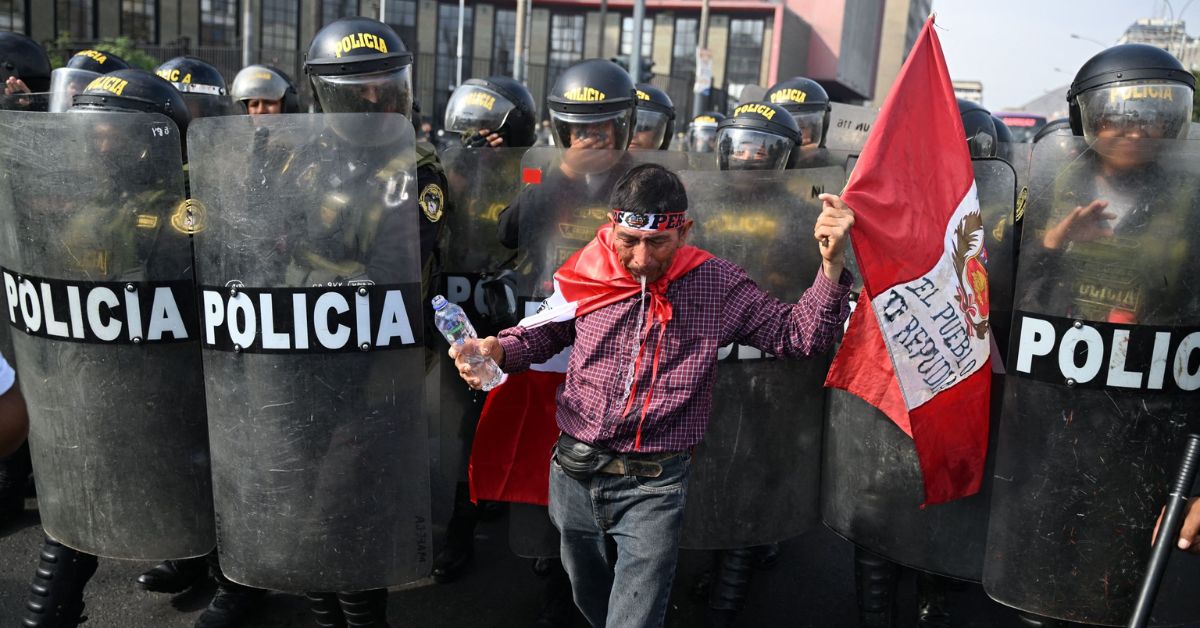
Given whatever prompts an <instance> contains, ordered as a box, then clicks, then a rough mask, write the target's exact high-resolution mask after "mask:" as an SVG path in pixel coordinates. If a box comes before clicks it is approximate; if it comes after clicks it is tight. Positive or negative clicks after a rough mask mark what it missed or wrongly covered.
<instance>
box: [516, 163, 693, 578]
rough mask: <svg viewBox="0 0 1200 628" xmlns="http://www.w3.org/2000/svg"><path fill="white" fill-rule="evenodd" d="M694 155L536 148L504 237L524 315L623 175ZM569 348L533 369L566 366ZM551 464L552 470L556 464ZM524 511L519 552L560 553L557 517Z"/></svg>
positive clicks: (677, 167) (589, 230)
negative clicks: (512, 248)
mask: <svg viewBox="0 0 1200 628" xmlns="http://www.w3.org/2000/svg"><path fill="white" fill-rule="evenodd" d="M579 153H584V154H582V155H580V154H579ZM687 155H688V154H687V153H676V152H670V151H650V150H642V151H629V152H625V151H610V150H585V151H575V153H569V154H567V155H566V156H565V157H564V151H561V150H559V149H558V148H556V147H552V146H551V147H535V148H532V149H530V150H529V152H527V153H525V157H524V158H523V160H522V163H521V173H522V174H521V176H522V181H523V182H524V187H522V189H521V192H520V193H519V194H518V196H517V199H516V201H514V202H513V203H512V204H511V205H510V206H509V208H508V209H507V210H505V212H504V213H503V214H502V215H501V217H500V236H501V241H502V242H504V243H507V244H509V245H511V244H513V243H516V244H517V245H518V246H517V258H516V262H515V264H516V266H515V268H516V271H515V272H516V275H515V278H516V283H517V297H518V300H519V302H520V303H521V310H520V311H521V315H522V316H525V315H527V314H531V313H533V312H534V311H536V309H537V305H538V304H539V303H540V302H541V301H542V300H543V299H545V298H546V297H548V296H550V294H551V293H552V292H553V278H554V272H555V271H557V270H558V268H559V266H561V265H562V263H563V262H565V261H566V260H567V258H569V257H570V256H571V255H572V254H574V253H575V251H578V250H579V249H580V248H582V247H583V246H584V245H585V244H587V243H588V242H590V241H591V239H592V238H593V237H594V236H595V235H596V229H597V228H599V227H600V225H602V224H604V223H605V222H607V221H608V220H609V214H610V208H609V204H608V198H609V195H610V194H611V192H612V189H613V186H614V185H615V184H616V183H617V181H618V180H619V179H620V178H621V175H623V174H625V172H627V171H628V170H629V169H630V168H633V167H634V166H636V165H638V164H643V163H657V164H661V165H664V166H666V167H667V168H670V169H671V170H673V171H675V172H681V171H683V170H684V169H685V168H686V167H687V163H688V161H687ZM566 353H567V352H566V351H564V352H563V353H562V354H560V356H558V357H556V358H553V359H552V360H551V361H550V362H549V363H547V364H542V365H535V366H533V367H532V368H533V369H535V370H543V371H560V372H561V371H565V370H566V360H565V355H566ZM546 469H547V474H548V473H549V465H548V464H547V466H546ZM524 510H525V511H526V512H524V513H522V515H527V516H523V517H522V520H523V521H527V522H529V525H522V526H510V527H509V535H510V539H509V540H510V543H511V545H512V547H513V548H514V551H516V552H518V553H519V554H520V555H523V556H534V557H538V556H557V555H558V533H557V531H555V530H554V528H553V527H552V526H551V525H550V519H549V517H548V516H546V517H543V516H541V513H539V512H535V511H532V508H530V509H524ZM541 512H545V511H544V509H541ZM543 526H545V527H543ZM547 527H548V529H547Z"/></svg>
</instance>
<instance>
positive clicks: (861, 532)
mask: <svg viewBox="0 0 1200 628" xmlns="http://www.w3.org/2000/svg"><path fill="white" fill-rule="evenodd" d="M972 165H973V166H974V170H975V184H976V189H977V190H978V194H979V206H980V214H981V215H982V217H983V221H984V231H985V238H986V240H985V245H986V250H987V258H988V267H987V269H988V278H989V292H988V294H989V297H988V299H989V302H988V303H987V304H985V305H984V307H987V308H989V309H990V320H991V321H992V322H993V333H996V334H997V336H999V335H1000V331H999V328H1000V327H1001V326H1002V325H1001V323H1002V322H1003V326H1004V327H1005V328H1007V320H1008V316H1009V314H1010V313H1011V311H1012V276H1013V273H1014V272H1015V267H1014V264H1015V258H1014V252H1015V243H1014V241H1013V237H1012V235H1011V233H1012V219H1011V217H1012V214H1013V207H1014V203H1015V198H1016V175H1015V174H1014V173H1013V169H1012V167H1011V166H1009V164H1007V163H1005V162H1004V161H1002V160H999V159H976V160H972ZM997 346H1002V344H1000V345H997ZM998 386H999V379H998V378H997V380H996V383H995V387H994V390H995V391H996V392H994V393H993V399H992V407H991V417H992V428H993V432H994V430H995V427H996V422H997V420H998V419H999V413H1000V394H999V390H998ZM829 393H830V394H829V411H828V419H827V422H826V429H825V452H824V455H825V461H824V466H823V469H822V476H821V481H822V490H821V515H822V517H823V518H824V520H825V524H826V525H828V526H829V527H830V528H831V529H833V531H834V532H837V533H838V534H839V535H841V536H843V537H845V538H847V539H849V540H851V541H853V542H854V543H856V544H858V545H860V546H862V547H864V548H866V549H867V550H870V551H871V552H874V553H876V554H879V555H881V556H883V557H885V558H887V559H889V560H892V561H894V562H897V563H900V564H903V565H907V566H909V567H913V568H915V569H920V570H922V571H926V572H930V573H936V574H941V575H945V576H951V577H954V578H959V579H963V580H972V581H975V582H978V581H979V580H980V578H981V577H982V569H983V559H984V555H983V549H984V540H985V536H986V534H987V522H988V502H989V494H990V490H991V482H990V478H991V474H990V473H987V472H985V473H984V483H983V487H982V488H981V489H980V492H979V493H977V494H975V495H972V496H970V497H966V498H963V499H959V500H956V501H953V502H950V503H947V504H939V505H935V506H929V507H927V508H921V504H922V503H923V502H924V501H925V499H924V496H925V489H924V483H923V479H922V476H921V468H920V465H919V463H918V460H917V452H916V448H915V447H914V446H913V441H912V438H911V437H909V436H908V435H907V434H905V433H904V432H903V431H901V430H900V428H899V427H897V426H896V425H895V424H894V423H893V422H892V421H891V419H889V418H887V416H886V415H884V414H883V413H882V412H880V411H879V410H877V409H875V408H874V407H872V406H871V405H870V404H868V403H866V402H865V401H863V400H862V399H859V398H858V397H856V396H854V395H852V394H850V393H847V392H845V391H841V390H830V391H829ZM989 459H990V456H989Z"/></svg>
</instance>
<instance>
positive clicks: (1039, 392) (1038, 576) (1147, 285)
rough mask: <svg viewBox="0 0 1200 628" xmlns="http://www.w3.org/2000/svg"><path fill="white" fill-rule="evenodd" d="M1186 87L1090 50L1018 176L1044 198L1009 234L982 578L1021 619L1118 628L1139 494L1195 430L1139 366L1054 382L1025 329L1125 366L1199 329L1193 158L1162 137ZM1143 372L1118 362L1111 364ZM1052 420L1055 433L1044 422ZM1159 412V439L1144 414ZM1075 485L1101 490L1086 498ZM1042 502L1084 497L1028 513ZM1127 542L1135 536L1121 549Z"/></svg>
mask: <svg viewBox="0 0 1200 628" xmlns="http://www.w3.org/2000/svg"><path fill="white" fill-rule="evenodd" d="M1194 89H1195V78H1194V76H1193V75H1192V74H1191V73H1190V72H1188V71H1187V70H1186V69H1185V68H1184V67H1183V66H1182V64H1181V63H1180V62H1179V60H1178V59H1176V58H1175V57H1174V56H1173V55H1171V54H1170V53H1168V52H1166V51H1164V50H1162V49H1160V48H1156V47H1153V46H1148V45H1143V44H1124V45H1119V46H1114V47H1111V48H1108V49H1106V50H1104V51H1101V52H1100V53H1098V54H1096V55H1095V56H1093V57H1092V58H1091V59H1090V60H1088V61H1087V62H1086V63H1085V64H1084V65H1083V67H1082V68H1081V69H1080V70H1079V72H1078V73H1077V74H1076V76H1075V80H1074V81H1073V83H1072V85H1071V88H1070V90H1069V91H1068V93H1067V99H1068V103H1069V112H1070V127H1071V130H1072V132H1073V133H1074V135H1075V138H1074V139H1073V140H1071V139H1070V138H1063V137H1062V136H1061V135H1057V134H1053V135H1050V136H1044V137H1050V138H1051V139H1052V141H1048V142H1042V143H1041V146H1039V147H1038V152H1037V154H1036V155H1035V161H1034V162H1033V164H1032V166H1031V180H1032V181H1033V182H1034V183H1035V184H1036V183H1037V182H1039V181H1040V182H1044V183H1043V187H1044V189H1041V190H1036V191H1035V193H1034V194H1031V198H1033V199H1034V200H1033V201H1032V202H1031V203H1030V205H1029V207H1028V208H1027V209H1026V210H1025V221H1026V222H1027V223H1029V222H1030V221H1032V223H1031V224H1026V225H1025V227H1024V236H1025V237H1024V240H1023V241H1022V246H1021V250H1020V267H1019V269H1018V277H1017V285H1016V290H1015V307H1014V309H1015V310H1016V314H1015V316H1014V320H1013V330H1014V331H1013V336H1014V339H1013V342H1012V347H1013V349H1012V350H1013V351H1015V352H1016V355H1015V358H1014V359H1010V361H1009V364H1010V365H1013V364H1014V363H1015V365H1016V369H1011V368H1010V369H1009V377H1008V382H1007V384H1008V385H1007V390H1006V396H1005V407H1004V421H1002V422H1001V424H1000V434H999V439H998V448H997V454H996V463H995V464H996V467H995V472H994V473H995V476H996V477H997V478H1000V477H1004V478H1005V480H1006V481H1005V482H1003V483H1000V482H998V483H996V486H995V488H994V494H993V499H992V509H991V521H990V525H989V535H988V549H987V552H988V557H989V559H988V561H987V562H986V563H985V569H984V574H983V583H984V587H985V589H986V590H987V591H988V594H989V595H991V596H992V597H993V598H995V599H997V600H1000V601H1002V602H1004V603H1005V604H1007V605H1009V606H1013V607H1016V608H1019V609H1022V610H1024V611H1026V612H1029V613H1036V614H1038V615H1047V616H1056V617H1068V616H1069V617H1071V618H1072V619H1073V620H1075V621H1083V622H1087V623H1094V624H1104V625H1113V624H1119V623H1124V622H1125V621H1126V620H1127V618H1128V617H1129V615H1130V613H1131V611H1132V605H1133V600H1134V598H1135V597H1136V596H1135V595H1133V594H1132V593H1131V592H1132V591H1136V588H1137V587H1136V585H1137V581H1138V578H1139V577H1140V575H1141V570H1142V569H1141V568H1142V566H1143V565H1144V564H1145V563H1146V560H1147V557H1148V555H1149V552H1150V546H1149V544H1147V543H1145V541H1144V539H1145V538H1148V537H1149V535H1150V529H1151V526H1152V525H1153V522H1154V517H1155V515H1156V514H1157V509H1158V508H1157V506H1156V505H1155V504H1154V503H1153V502H1154V501H1155V500H1148V501H1146V502H1144V503H1143V502H1141V501H1140V500H1141V499H1142V498H1143V497H1144V496H1145V495H1155V494H1158V495H1161V494H1163V492H1165V489H1166V487H1167V485H1168V483H1169V480H1170V478H1169V476H1168V471H1169V470H1168V469H1167V468H1166V466H1167V465H1166V464H1165V461H1167V460H1170V459H1174V458H1175V456H1177V452H1178V450H1179V449H1180V448H1181V446H1182V444H1183V436H1184V434H1186V433H1187V432H1189V431H1194V430H1195V429H1196V426H1197V414H1196V411H1195V408H1196V404H1195V400H1194V396H1189V395H1188V394H1184V393H1182V392H1181V391H1178V390H1176V391H1172V390H1170V388H1171V385H1172V384H1171V383H1170V380H1169V378H1168V379H1167V380H1166V381H1167V383H1165V384H1159V385H1158V386H1157V389H1158V390H1154V388H1155V386H1154V385H1153V384H1148V383H1143V380H1142V379H1141V377H1140V376H1141V373H1139V374H1138V375H1139V380H1138V382H1134V383H1130V384H1117V383H1116V380H1114V378H1111V377H1110V378H1107V379H1106V378H1104V377H1100V378H1090V379H1091V380H1092V381H1090V382H1089V381H1088V380H1087V379H1085V378H1084V376H1083V375H1078V374H1074V373H1072V374H1070V375H1064V374H1063V373H1065V372H1068V369H1069V366H1070V365H1068V364H1065V363H1063V364H1054V365H1048V364H1047V361H1046V360H1044V359H1043V358H1042V357H1041V356H1037V355H1033V353H1034V352H1032V351H1031V350H1030V345H1031V341H1030V336H1031V334H1029V333H1028V331H1029V330H1030V329H1033V328H1034V325H1036V324H1039V323H1040V324H1042V325H1043V326H1044V327H1045V328H1049V327H1051V326H1053V327H1054V330H1053V331H1051V332H1050V333H1049V334H1048V335H1047V337H1048V338H1053V337H1055V336H1057V337H1060V338H1062V348H1061V350H1058V351H1055V352H1054V353H1056V354H1058V355H1069V353H1068V351H1069V350H1068V348H1067V347H1068V345H1067V344H1066V343H1067V340H1066V338H1067V337H1066V333H1068V330H1070V331H1074V330H1076V329H1079V330H1082V332H1083V333H1085V334H1089V333H1095V334H1100V333H1103V334H1105V339H1104V340H1102V342H1103V344H1104V345H1105V352H1106V353H1107V352H1108V350H1109V347H1110V346H1111V347H1112V352H1113V353H1114V354H1117V353H1118V352H1119V353H1120V354H1121V355H1122V356H1124V355H1125V354H1128V356H1134V355H1136V352H1137V349H1135V348H1134V347H1135V346H1136V339H1137V338H1138V337H1139V336H1140V337H1143V338H1144V337H1145V336H1146V335H1150V336H1153V335H1154V330H1158V329H1168V328H1176V329H1177V328H1180V327H1190V326H1194V325H1195V324H1196V320H1197V315H1196V311H1197V304H1196V302H1195V290H1194V289H1193V287H1192V285H1191V282H1190V280H1189V279H1188V278H1186V275H1187V270H1188V269H1190V268H1194V267H1195V264H1196V251H1195V248H1194V243H1195V234H1196V233H1197V230H1198V228H1200V226H1198V225H1197V219H1198V217H1200V212H1198V211H1197V206H1198V199H1197V195H1196V187H1195V174H1194V173H1195V171H1196V158H1195V152H1194V150H1190V149H1188V148H1186V147H1183V146H1182V145H1183V144H1190V142H1176V141H1173V140H1182V139H1185V138H1186V137H1187V132H1188V121H1189V120H1190V118H1191V114H1192V104H1193V94H1194ZM1080 137H1081V138H1082V139H1080ZM1173 151H1178V152H1173ZM1051 321H1053V322H1051ZM1114 326H1116V329H1117V330H1118V331H1113V328H1114ZM1098 329H1103V330H1104V331H1103V332H1100V331H1097V330H1098ZM1039 333H1043V334H1045V333H1046V332H1039ZM1108 334H1114V335H1115V334H1124V335H1125V337H1126V338H1132V339H1131V340H1129V341H1128V348H1127V349H1126V348H1121V347H1122V344H1121V341H1120V340H1115V341H1113V344H1112V345H1109V341H1108V340H1107V337H1108V336H1107V335H1108ZM1166 336H1167V334H1164V338H1165V337H1166ZM1118 338H1119V336H1118ZM1051 342H1054V343H1055V344H1056V345H1057V344H1058V343H1057V342H1056V341H1054V340H1051ZM1168 342H1170V341H1168ZM1056 349H1057V347H1056ZM1144 350H1145V351H1148V348H1146V349H1144ZM1079 353H1080V352H1079V350H1078V349H1076V355H1079ZM1135 360H1136V362H1135ZM1024 361H1029V362H1030V365H1029V366H1023V362H1024ZM1056 361H1057V360H1056ZM1147 363H1148V362H1147V361H1145V359H1144V358H1143V359H1142V360H1138V359H1137V358H1132V357H1129V358H1125V357H1123V358H1122V361H1121V362H1120V368H1121V369H1122V372H1126V371H1125V369H1126V368H1132V369H1133V370H1135V371H1136V370H1138V369H1143V370H1144V369H1145V367H1143V366H1135V364H1147ZM1168 363H1169V362H1168ZM1047 366H1050V367H1051V368H1046V367H1047ZM1014 370H1015V371H1016V372H1015V373H1014ZM1076 378H1078V381H1077V379H1076ZM1060 413H1061V416H1063V417H1067V421H1066V422H1065V423H1064V422H1063V421H1045V419H1046V418H1047V417H1048V416H1060ZM1166 416H1170V417H1172V421H1173V423H1172V425H1173V426H1174V427H1172V428H1171V429H1162V424H1161V423H1158V422H1150V423H1147V422H1146V421H1144V420H1143V419H1144V418H1146V417H1166ZM1064 442H1065V443H1070V445H1069V447H1070V448H1071V449H1072V450H1077V451H1088V452H1091V453H1090V454H1089V456H1088V458H1087V459H1086V460H1081V461H1080V462H1078V463H1076V461H1074V460H1063V461H1061V462H1059V461H1057V460H1056V458H1059V457H1069V454H1068V453H1067V450H1066V449H1064V448H1061V447H1057V446H1056V445H1057V444H1059V443H1064ZM1030 460H1038V461H1045V462H1044V463H1042V464H1037V465H1028V461H1030ZM1090 486H1100V487H1103V488H1104V490H1103V491H1099V492H1096V493H1088V492H1087V488H1086V487H1090ZM1034 487H1036V489H1035V488H1034ZM1040 492H1044V494H1056V495H1076V494H1079V495H1085V496H1086V497H1085V498H1084V499H1074V498H1068V499H1064V500H1051V502H1049V503H1044V504H1043V503H1039V502H1038V501H1037V495H1036V493H1040ZM1125 536H1129V537H1130V538H1136V539H1139V540H1138V541H1137V542H1130V543H1124V542H1121V541H1120V540H1119V539H1121V538H1123V537H1125ZM1181 567H1182V566H1181ZM1196 574H1197V572H1196V571H1195V570H1194V565H1189V566H1187V567H1186V573H1180V574H1178V577H1177V578H1176V579H1175V581H1176V582H1178V583H1181V584H1184V583H1187V584H1185V586H1187V585H1188V584H1190V583H1192V582H1195V578H1196V577H1197V575H1196ZM1032 583H1037V584H1036V585H1033V586H1031V584H1032ZM1043 583H1054V584H1049V585H1047V586H1042V584H1043ZM1096 583H1102V586H1099V585H1097V584H1096ZM1167 586H1168V587H1170V586H1172V585H1167ZM1191 601H1193V598H1191V596H1189V595H1187V594H1186V593H1184V592H1183V591H1182V590H1180V591H1178V592H1175V591H1169V592H1168V591H1164V592H1163V594H1161V595H1159V596H1158V604H1156V606H1155V619H1156V621H1160V622H1162V623H1163V624H1175V623H1185V622H1192V621H1195V620H1196V619H1197V614H1198V611H1197V609H1196V607H1195V605H1194V604H1190V602H1191ZM1026 621H1027V623H1029V624H1033V625H1051V624H1050V623H1049V622H1050V620H1038V619H1027V620H1026ZM1055 625H1057V624H1055Z"/></svg>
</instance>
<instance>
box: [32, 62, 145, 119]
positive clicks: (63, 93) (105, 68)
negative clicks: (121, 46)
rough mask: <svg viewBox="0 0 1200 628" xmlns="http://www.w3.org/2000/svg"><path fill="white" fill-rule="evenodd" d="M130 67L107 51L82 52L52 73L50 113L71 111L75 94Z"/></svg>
mask: <svg viewBox="0 0 1200 628" xmlns="http://www.w3.org/2000/svg"><path fill="white" fill-rule="evenodd" d="M128 67H129V64H128V63H126V62H125V60H124V59H122V58H121V57H118V56H117V55H115V54H113V53H111V52H108V51H107V50H80V51H79V52H77V53H75V54H74V55H72V56H71V58H70V59H68V60H67V64H66V65H65V66H63V67H61V68H56V69H55V70H54V71H53V72H51V73H50V111H51V112H52V113H56V112H62V111H66V110H68V109H70V108H71V102H72V100H73V99H74V98H75V94H78V93H79V92H82V91H83V90H84V89H86V88H87V86H88V83H91V82H92V80H93V79H95V78H96V77H98V76H100V75H102V74H108V73H109V72H115V71H117V70H124V69H127V68H128Z"/></svg>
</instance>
